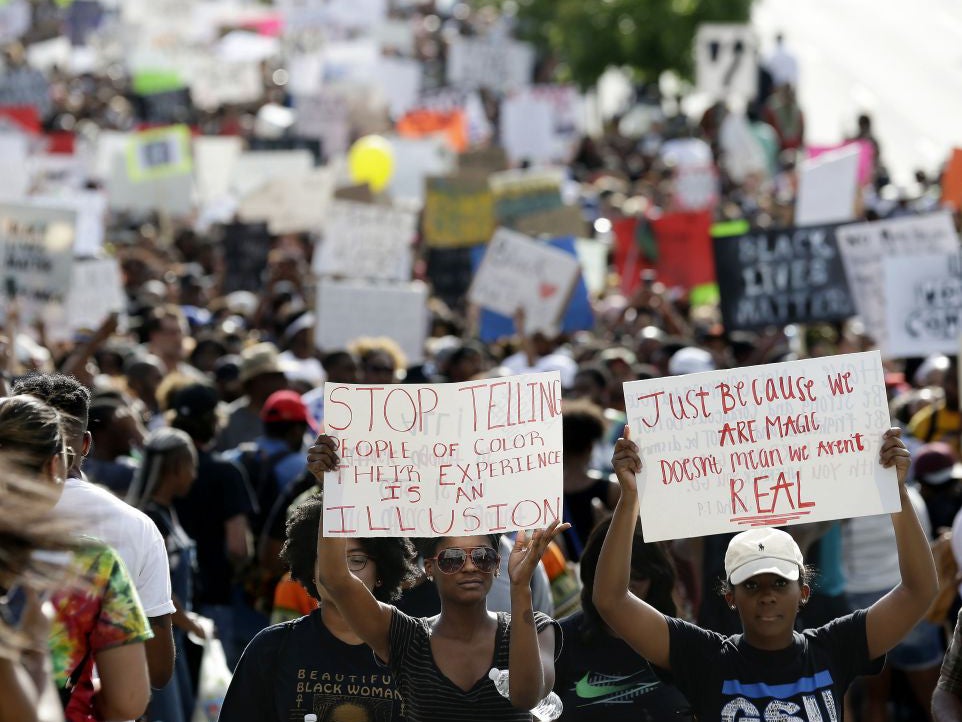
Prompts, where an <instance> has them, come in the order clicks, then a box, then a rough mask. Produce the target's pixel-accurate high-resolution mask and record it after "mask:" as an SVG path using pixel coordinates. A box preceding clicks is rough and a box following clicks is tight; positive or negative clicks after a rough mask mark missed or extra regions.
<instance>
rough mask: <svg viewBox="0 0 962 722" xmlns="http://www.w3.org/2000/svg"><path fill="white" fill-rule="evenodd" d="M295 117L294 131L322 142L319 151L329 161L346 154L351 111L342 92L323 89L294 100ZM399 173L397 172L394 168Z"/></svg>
mask: <svg viewBox="0 0 962 722" xmlns="http://www.w3.org/2000/svg"><path fill="white" fill-rule="evenodd" d="M294 110H295V111H296V113H297V116H296V118H295V120H294V129H295V131H296V132H297V134H298V135H299V136H301V137H304V138H317V139H318V140H320V141H321V151H322V152H323V154H324V156H325V157H327V158H331V157H332V156H336V155H343V154H344V153H345V152H347V148H348V144H349V141H350V130H351V124H350V109H349V108H348V101H347V97H346V96H345V94H344V93H342V92H340V91H338V90H334V89H331V88H324V89H323V90H318V91H316V92H313V93H309V94H304V95H297V96H295V98H294ZM396 170H400V169H396Z"/></svg>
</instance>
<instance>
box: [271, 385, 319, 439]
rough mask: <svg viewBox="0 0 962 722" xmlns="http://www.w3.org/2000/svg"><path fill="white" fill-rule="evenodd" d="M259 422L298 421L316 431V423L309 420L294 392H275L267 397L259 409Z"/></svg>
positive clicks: (298, 397)
mask: <svg viewBox="0 0 962 722" xmlns="http://www.w3.org/2000/svg"><path fill="white" fill-rule="evenodd" d="M261 421H263V422H264V423H265V424H271V423H274V422H276V421H299V422H301V423H304V424H307V425H308V426H309V427H310V428H311V430H312V431H317V422H315V421H314V419H312V418H311V415H310V414H309V413H308V411H307V406H306V405H305V404H304V402H303V401H302V400H301V395H300V394H299V393H297V392H296V391H290V390H285V391H275V392H274V393H272V394H271V395H270V396H268V397H267V401H265V402H264V406H263V407H262V408H261Z"/></svg>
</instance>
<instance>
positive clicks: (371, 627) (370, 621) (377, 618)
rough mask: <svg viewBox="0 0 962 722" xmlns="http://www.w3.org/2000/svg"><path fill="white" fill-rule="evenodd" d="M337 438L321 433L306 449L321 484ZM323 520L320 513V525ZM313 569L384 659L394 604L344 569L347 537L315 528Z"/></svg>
mask: <svg viewBox="0 0 962 722" xmlns="http://www.w3.org/2000/svg"><path fill="white" fill-rule="evenodd" d="M338 461H339V460H338V456H337V441H336V440H335V439H333V438H331V437H330V436H327V435H326V434H321V435H320V436H318V437H317V439H316V440H315V441H314V445H313V446H312V447H311V448H310V449H308V450H307V468H308V470H309V471H310V472H311V473H312V474H313V475H314V477H315V478H316V479H317V481H318V482H319V483H320V484H321V486H322V487H323V485H324V472H326V471H333V470H334V469H336V468H337V465H338ZM323 523H324V515H323V514H322V515H321V520H320V524H323ZM314 572H315V575H316V581H317V583H318V584H319V585H321V586H323V587H324V589H325V590H326V591H327V593H328V594H330V595H331V598H332V599H333V600H334V603H335V604H336V605H337V609H338V611H339V612H340V613H341V616H342V617H344V619H345V620H347V623H348V624H349V625H351V629H353V630H354V633H355V634H357V636H359V637H360V638H361V639H363V640H364V643H365V644H367V646H369V647H370V648H371V649H373V650H374V653H375V654H376V655H377V656H378V657H380V658H381V659H382V660H384V661H385V662H387V661H389V658H390V654H391V645H390V629H391V615H392V614H393V613H394V607H392V606H391V605H390V604H382V603H381V602H379V601H378V600H377V599H375V598H374V595H373V594H371V592H370V590H368V588H367V587H366V586H364V582H362V581H361V580H360V579H358V578H357V577H355V576H354V575H353V574H351V572H350V571H349V570H348V568H347V540H346V539H343V538H341V539H338V538H334V537H325V536H324V530H323V529H321V528H318V530H317V561H316V562H315V566H314Z"/></svg>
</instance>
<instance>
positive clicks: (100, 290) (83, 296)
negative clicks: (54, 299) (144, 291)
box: [47, 258, 127, 339]
mask: <svg viewBox="0 0 962 722" xmlns="http://www.w3.org/2000/svg"><path fill="white" fill-rule="evenodd" d="M126 306H127V297H126V295H125V294H124V286H123V279H122V277H121V273H120V263H119V262H118V261H117V259H116V258H85V259H77V260H75V261H74V263H73V267H72V268H71V273H70V290H69V292H68V293H67V302H66V303H65V304H64V312H63V314H62V315H61V317H60V318H58V319H57V321H56V322H55V323H53V324H51V325H50V326H48V328H47V335H48V337H50V338H52V339H69V338H71V337H72V335H73V334H74V333H75V332H77V331H94V330H96V329H97V328H99V327H100V325H101V324H102V323H103V322H104V321H105V320H106V318H107V316H109V315H110V314H111V313H122V312H123V311H124V309H125V308H126Z"/></svg>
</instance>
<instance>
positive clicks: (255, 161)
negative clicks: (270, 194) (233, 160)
mask: <svg viewBox="0 0 962 722" xmlns="http://www.w3.org/2000/svg"><path fill="white" fill-rule="evenodd" d="M313 167H314V156H312V155H311V152H310V151H309V150H249V151H246V152H244V153H241V154H240V156H239V157H238V158H237V164H236V165H235V166H234V175H233V178H232V179H231V192H232V193H233V194H234V195H235V196H236V197H237V198H244V197H246V196H247V195H249V194H250V193H253V192H254V191H256V190H257V189H258V188H260V187H261V186H263V185H264V184H265V183H267V182H268V181H270V180H273V179H274V178H283V177H285V176H292V175H304V174H305V173H307V172H309V171H310V170H311V168H313Z"/></svg>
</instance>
